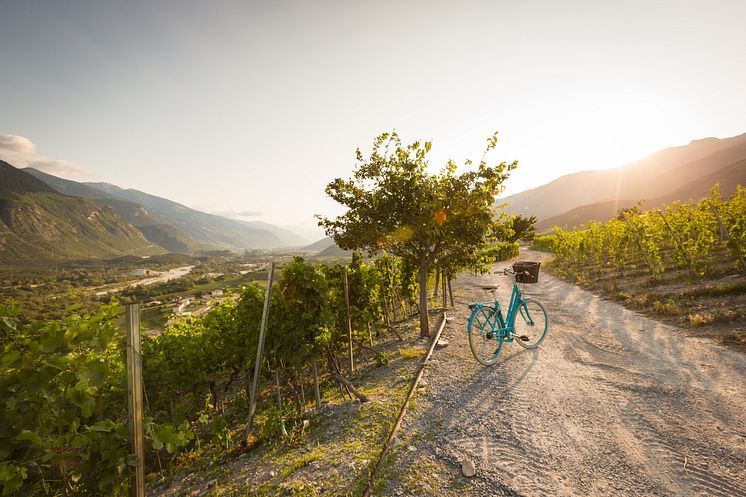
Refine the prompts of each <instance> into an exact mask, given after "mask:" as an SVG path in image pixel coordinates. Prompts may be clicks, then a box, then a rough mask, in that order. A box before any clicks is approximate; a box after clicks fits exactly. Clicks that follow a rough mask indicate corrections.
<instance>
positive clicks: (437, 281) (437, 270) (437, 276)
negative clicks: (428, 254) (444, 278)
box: [433, 266, 440, 299]
mask: <svg viewBox="0 0 746 497" xmlns="http://www.w3.org/2000/svg"><path fill="white" fill-rule="evenodd" d="M439 288H440V268H439V267H437V266H436V267H435V290H433V298H434V299H437V298H438V289H439Z"/></svg>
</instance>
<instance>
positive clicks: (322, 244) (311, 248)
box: [301, 236, 335, 253]
mask: <svg viewBox="0 0 746 497" xmlns="http://www.w3.org/2000/svg"><path fill="white" fill-rule="evenodd" d="M331 246H335V243H334V238H332V237H330V236H327V237H326V238H322V239H321V240H319V241H317V242H313V243H312V244H311V245H306V246H305V247H303V248H302V249H301V251H302V252H308V253H312V252H321V251H323V250H326V249H328V248H329V247H331Z"/></svg>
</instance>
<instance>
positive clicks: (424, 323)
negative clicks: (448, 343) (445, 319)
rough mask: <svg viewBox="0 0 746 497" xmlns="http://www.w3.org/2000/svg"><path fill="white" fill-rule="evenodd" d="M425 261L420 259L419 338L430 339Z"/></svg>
mask: <svg viewBox="0 0 746 497" xmlns="http://www.w3.org/2000/svg"><path fill="white" fill-rule="evenodd" d="M427 270H428V267H427V261H426V260H424V257H423V258H422V259H420V274H419V280H420V309H419V311H420V337H422V338H429V337H430V323H429V322H428V320H427Z"/></svg>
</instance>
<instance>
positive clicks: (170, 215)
mask: <svg viewBox="0 0 746 497" xmlns="http://www.w3.org/2000/svg"><path fill="white" fill-rule="evenodd" d="M24 171H27V172H29V173H30V174H33V175H34V176H36V177H37V178H39V179H41V180H42V181H44V182H46V183H47V184H48V185H50V186H51V187H53V188H55V189H56V190H58V191H60V192H62V193H66V194H69V195H76V196H81V197H85V198H95V199H102V200H104V201H106V202H107V204H109V205H111V206H112V208H114V209H115V210H117V212H119V213H120V215H122V216H123V217H124V218H125V219H127V220H128V221H129V222H130V223H132V224H133V225H134V226H137V227H138V228H140V229H141V230H142V231H143V233H144V234H145V235H146V237H148V239H149V240H152V241H154V242H155V243H158V244H159V245H160V244H164V243H165V244H166V245H167V247H166V248H167V249H168V250H170V251H175V252H193V251H196V250H212V249H228V250H243V249H246V248H253V249H267V248H278V247H292V246H300V245H303V244H304V243H305V241H304V240H303V239H302V238H300V237H298V236H297V235H295V234H294V233H292V232H290V231H289V230H285V229H282V228H278V227H277V226H274V225H272V224H268V223H262V222H258V221H256V222H247V221H239V220H235V219H228V218H225V217H222V216H217V215H214V214H207V213H205V212H200V211H197V210H194V209H190V208H189V207H186V206H185V205H182V204H179V203H177V202H173V201H171V200H168V199H165V198H162V197H158V196H155V195H150V194H148V193H145V192H141V191H138V190H134V189H126V190H125V189H123V188H120V187H118V186H116V185H112V184H110V183H78V182H75V181H70V180H66V179H62V178H58V177H56V176H52V175H49V174H46V173H43V172H41V171H38V170H36V169H32V168H26V169H24ZM116 202H119V203H116Z"/></svg>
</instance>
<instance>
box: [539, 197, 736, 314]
mask: <svg viewBox="0 0 746 497" xmlns="http://www.w3.org/2000/svg"><path fill="white" fill-rule="evenodd" d="M533 247H534V248H536V249H538V250H544V251H548V252H553V253H554V254H556V258H555V260H554V262H553V263H552V267H553V270H554V272H555V273H557V274H558V275H560V276H563V277H565V278H567V279H569V280H571V281H573V282H575V283H578V284H581V285H583V286H586V287H588V288H594V289H599V290H601V291H604V292H605V293H606V294H607V295H609V296H611V297H613V298H615V299H616V300H619V301H622V302H625V303H626V304H629V305H631V306H632V307H635V308H639V309H644V310H649V311H650V312H652V313H653V314H656V315H659V316H662V317H671V318H675V319H674V320H676V321H678V322H680V323H681V324H686V325H692V326H695V327H696V326H702V325H711V324H725V323H733V322H737V321H739V320H741V321H742V320H743V319H744V317H746V315H745V314H744V313H745V312H746V309H743V302H742V299H738V296H739V295H742V294H743V293H744V292H746V282H745V281H744V279H743V276H742V275H743V274H745V273H746V267H745V266H744V257H746V191H745V190H744V188H743V187H742V186H739V187H738V188H737V190H736V191H735V192H734V193H733V194H732V195H731V196H730V197H729V198H728V199H724V198H722V196H721V195H720V193H719V190H718V187H717V185H716V186H715V187H713V189H712V192H711V195H710V196H709V197H707V198H704V199H702V200H700V201H699V202H696V203H682V202H674V203H672V204H670V205H666V206H665V207H664V208H661V209H652V210H648V211H643V210H641V208H640V206H639V205H638V207H635V208H631V209H623V210H622V211H620V212H619V214H618V216H616V217H615V218H613V219H611V220H609V221H607V222H605V223H600V222H591V223H589V224H588V225H587V226H584V227H583V229H580V230H575V231H568V230H564V229H561V228H555V229H554V233H553V234H551V235H549V236H541V237H536V238H535V239H534V244H533Z"/></svg>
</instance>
